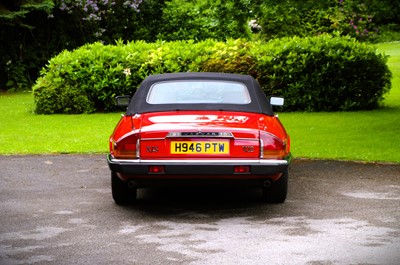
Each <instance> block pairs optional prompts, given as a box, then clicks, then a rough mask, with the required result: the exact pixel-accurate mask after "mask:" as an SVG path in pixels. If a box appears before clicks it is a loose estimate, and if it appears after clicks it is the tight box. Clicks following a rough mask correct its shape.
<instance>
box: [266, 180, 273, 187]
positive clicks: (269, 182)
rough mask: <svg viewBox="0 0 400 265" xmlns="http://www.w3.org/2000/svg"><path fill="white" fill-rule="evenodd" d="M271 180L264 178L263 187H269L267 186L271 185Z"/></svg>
mask: <svg viewBox="0 0 400 265" xmlns="http://www.w3.org/2000/svg"><path fill="white" fill-rule="evenodd" d="M271 184H272V183H271V181H270V180H266V181H264V188H269V187H271Z"/></svg>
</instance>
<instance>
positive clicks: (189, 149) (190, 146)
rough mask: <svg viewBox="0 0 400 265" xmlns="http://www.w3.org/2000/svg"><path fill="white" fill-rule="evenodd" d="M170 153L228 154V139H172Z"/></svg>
mask: <svg viewBox="0 0 400 265" xmlns="http://www.w3.org/2000/svg"><path fill="white" fill-rule="evenodd" d="M171 154H214V155H219V154H229V141H225V142H224V141H212V142H210V141H208V142H207V141H172V142H171Z"/></svg>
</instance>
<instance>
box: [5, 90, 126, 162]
mask: <svg viewBox="0 0 400 265" xmlns="http://www.w3.org/2000/svg"><path fill="white" fill-rule="evenodd" d="M119 118H120V114H118V113H112V114H90V115H35V114H33V99H32V94H31V93H17V94H7V93H2V94H0V154H42V153H105V152H106V151H107V149H108V138H109V136H110V135H111V133H112V130H113V128H114V126H115V124H116V123H117V122H118V120H119Z"/></svg>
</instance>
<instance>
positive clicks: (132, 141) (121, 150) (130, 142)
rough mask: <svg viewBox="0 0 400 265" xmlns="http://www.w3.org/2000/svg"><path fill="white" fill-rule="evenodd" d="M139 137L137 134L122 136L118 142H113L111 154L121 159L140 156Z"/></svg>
mask: <svg viewBox="0 0 400 265" xmlns="http://www.w3.org/2000/svg"><path fill="white" fill-rule="evenodd" d="M139 144H140V142H139V138H138V136H137V135H136V134H130V135H126V136H123V137H121V139H120V140H119V141H117V142H114V141H112V142H111V145H112V146H111V154H112V155H113V156H114V157H115V158H119V159H136V158H139V150H140V146H139Z"/></svg>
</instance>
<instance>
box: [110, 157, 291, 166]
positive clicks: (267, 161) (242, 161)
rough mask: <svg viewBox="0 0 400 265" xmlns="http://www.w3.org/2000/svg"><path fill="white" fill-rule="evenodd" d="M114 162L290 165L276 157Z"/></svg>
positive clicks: (121, 161) (127, 162) (120, 161)
mask: <svg viewBox="0 0 400 265" xmlns="http://www.w3.org/2000/svg"><path fill="white" fill-rule="evenodd" d="M110 160H111V161H112V162H117V163H121V164H141V163H144V164H182V165H184V164H191V165H193V164H197V165H204V164H207V165H237V164H249V165H251V164H260V165H270V166H277V165H288V164H289V162H288V161H287V160H275V159H265V160H264V159H251V160H245V159H240V160H234V159H229V160H228V159H221V160H215V159H205V160H196V159H190V160H165V159H163V160H141V159H135V160H129V159H114V158H110Z"/></svg>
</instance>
